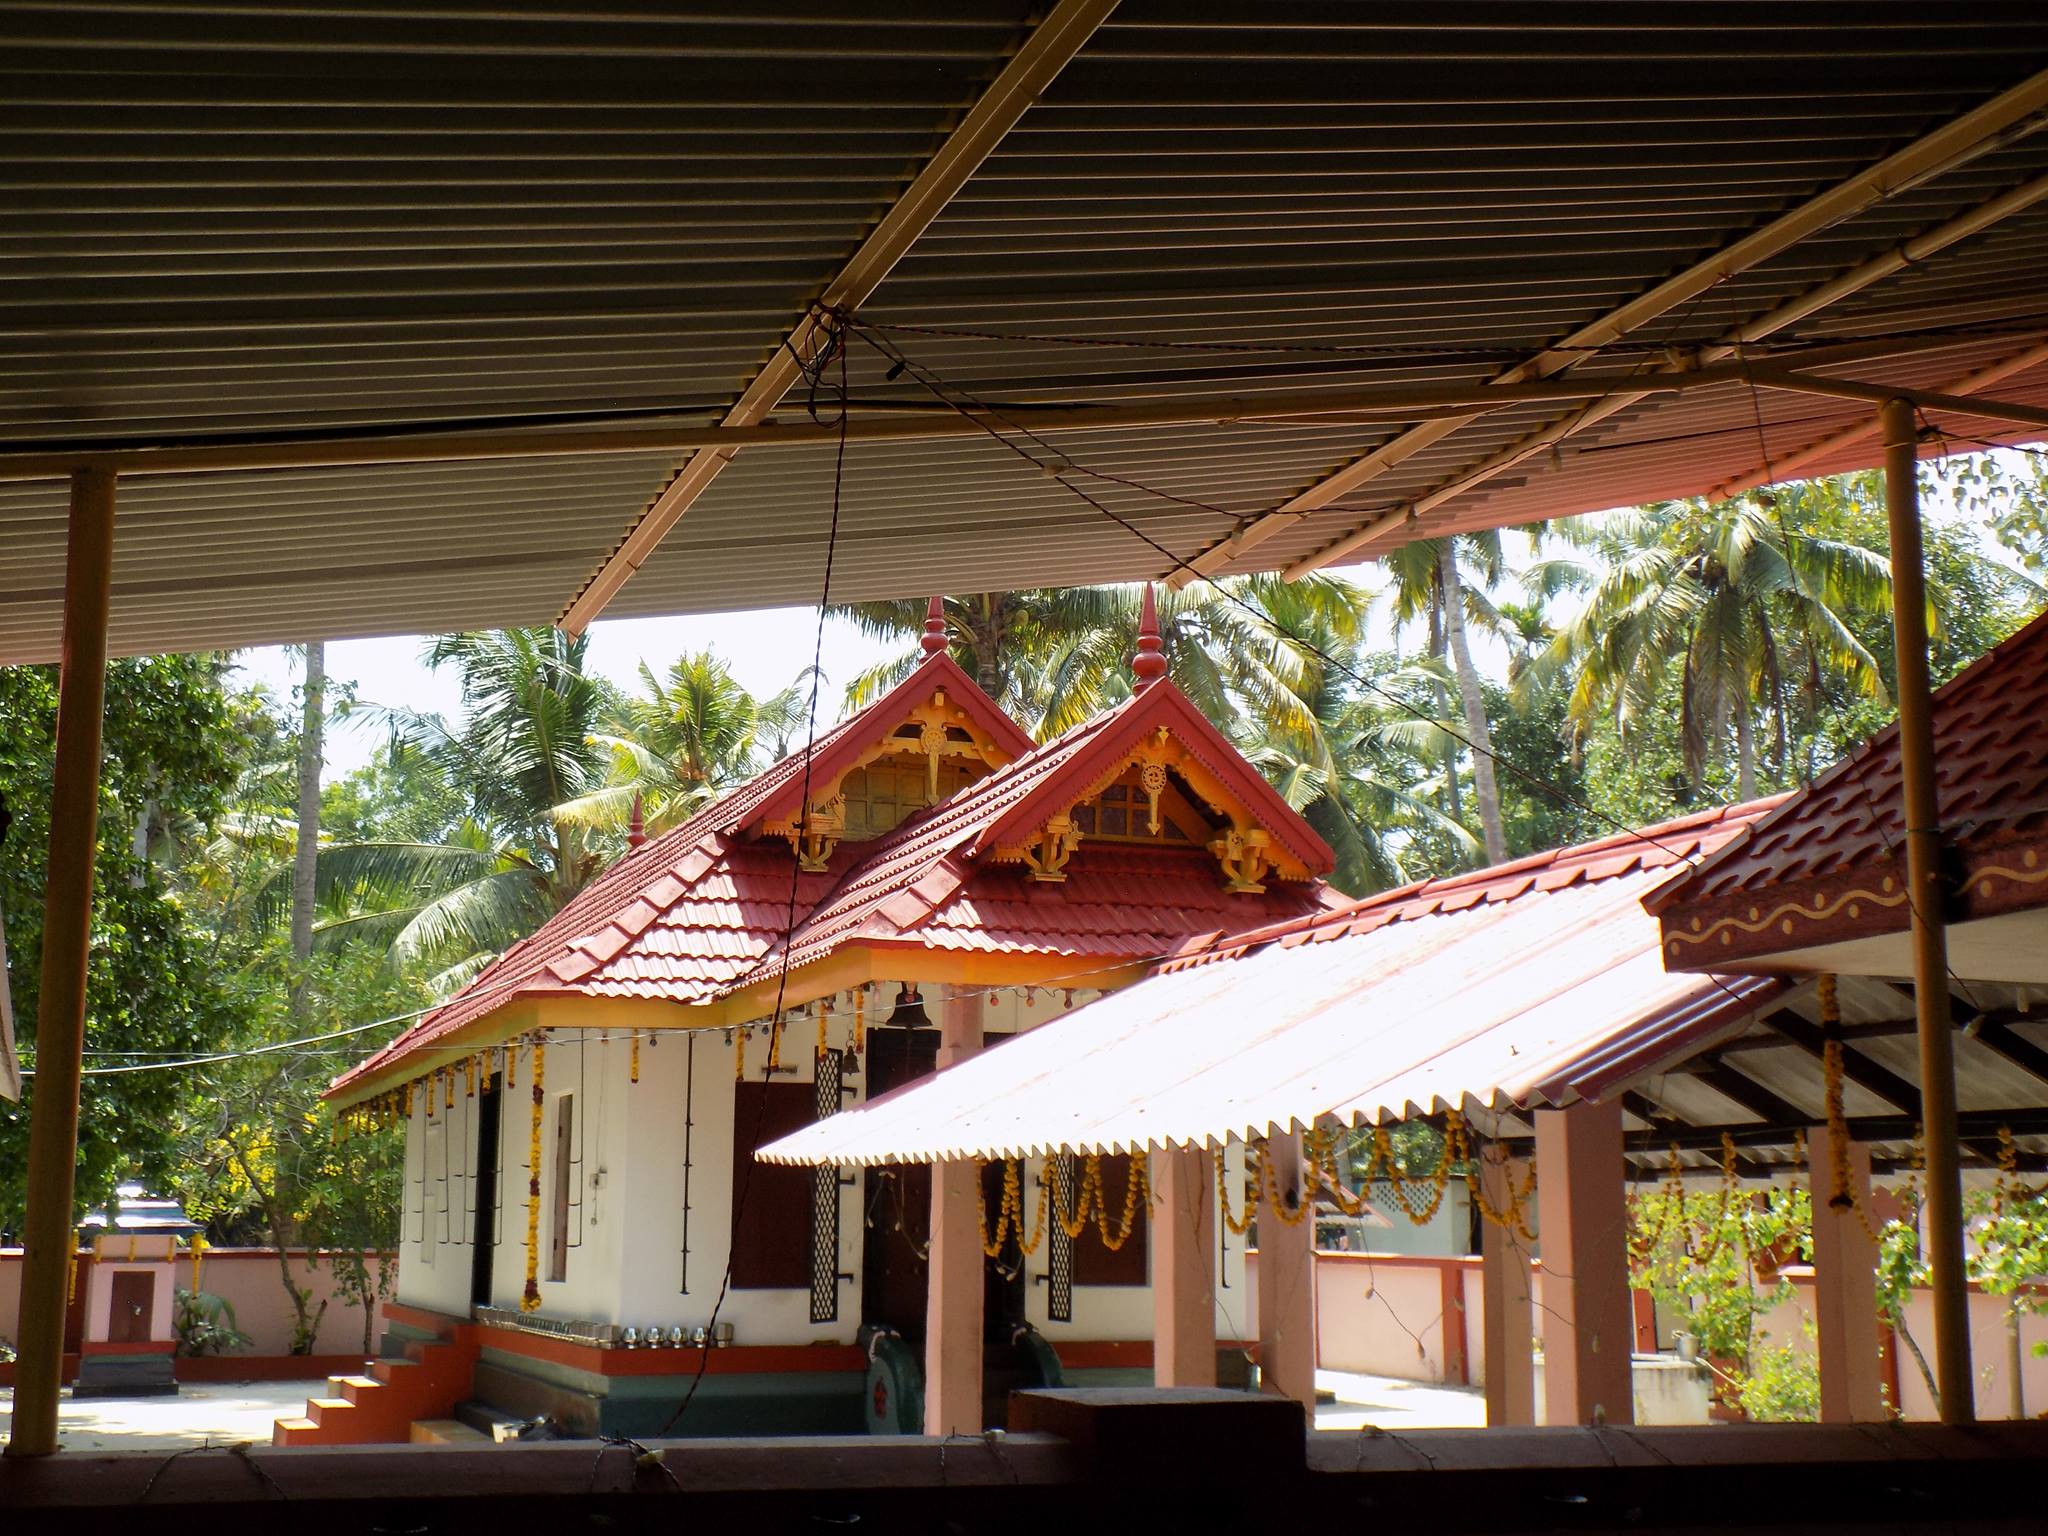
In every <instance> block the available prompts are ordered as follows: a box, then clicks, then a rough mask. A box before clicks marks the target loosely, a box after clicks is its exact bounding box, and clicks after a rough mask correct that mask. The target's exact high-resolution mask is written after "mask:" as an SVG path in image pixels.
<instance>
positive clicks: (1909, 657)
mask: <svg viewBox="0 0 2048 1536" xmlns="http://www.w3.org/2000/svg"><path fill="white" fill-rule="evenodd" d="M1879 425H1880V427H1881V428H1882V430H1883V432H1884V501H1885V514H1886V518H1887V520H1888V521H1889V522H1890V524H1891V545H1892V551H1891V554H1892V632H1893V638H1894V641H1895V643H1896V646H1897V650H1898V674H1899V675H1898V689H1899V769H1900V778H1901V780H1902V781H1903V787H1904V790H1905V802H1906V804H1905V811H1906V890H1907V894H1908V895H1909V896H1910V897H1911V900H1910V902H1909V903H1908V907H1909V912H1910V916H1911V921H1912V935H1913V1001H1914V1012H1915V1014H1916V1016H1917V1022H1918V1025H1919V1037H1920V1118H1921V1123H1922V1126H1923V1134H1924V1136H1925V1140H1926V1145H1927V1225H1926V1234H1925V1235H1926V1241H1927V1262H1928V1266H1929V1268H1930V1269H1931V1270H1932V1271H1933V1286H1932V1289H1933V1292H1934V1295H1933V1300H1934V1374H1935V1380H1936V1381H1937V1382H1938V1383H1939V1385H1940V1387H1941V1419H1942V1422H1943V1423H1944V1424H1967V1423H1969V1422H1970V1421H1971V1420H1973V1419H1974V1418H1975V1417H1976V1401H1975V1396H1974V1392H1975V1388H1974V1385H1973V1383H1972V1381H1971V1378H1970V1315H1969V1304H1970V1296H1969V1287H1968V1281H1967V1278H1966V1276H1965V1274H1964V1272H1963V1180H1962V1170H1961V1168H1960V1166H1959V1148H1958V1145H1957V1141H1956V1067H1955V1045H1954V1042H1953V1041H1952V1040H1951V1038H1950V1034H1949V1032H1950V1031H1951V1030H1952V1029H1953V1028H1954V1027H1955V1024H1954V1019H1953V1017H1952V1016H1951V1014H1950V1012H1949V993H1948V934H1947V930H1946V927H1945V924H1944V914H1945V912H1946V902H1945V893H1944V892H1943V890H1942V885H1941V810H1940V807H1939V806H1938V805H1937V804H1936V797H1935V783H1934V704H1933V696H1932V692H1931V690H1930V688H1929V686H1928V679H1927V583H1926V570H1925V565H1924V562H1923V557H1922V553H1921V545H1920V461H1919V456H1918V452H1917V450H1918V447H1919V436H1918V434H1917V433H1916V432H1915V430H1914V426H1913V404H1912V402H1911V401H1909V400H1887V401H1886V402H1885V403H1884V406H1883V408H1882V410H1881V412H1880V415H1879Z"/></svg>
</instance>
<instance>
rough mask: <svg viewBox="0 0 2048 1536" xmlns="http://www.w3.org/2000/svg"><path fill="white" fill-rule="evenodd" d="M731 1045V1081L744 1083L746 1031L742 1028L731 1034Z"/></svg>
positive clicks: (745, 1072) (745, 1073)
mask: <svg viewBox="0 0 2048 1536" xmlns="http://www.w3.org/2000/svg"><path fill="white" fill-rule="evenodd" d="M733 1044H734V1047H735V1049H734V1052H733V1058H732V1075H733V1080H734V1081H735V1082H741V1083H744V1082H745V1081H746V1080H747V1031H746V1029H745V1027H744V1026H742V1027H741V1028H740V1029H737V1030H735V1031H734V1032H733Z"/></svg>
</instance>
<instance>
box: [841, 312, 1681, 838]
mask: <svg viewBox="0 0 2048 1536" xmlns="http://www.w3.org/2000/svg"><path fill="white" fill-rule="evenodd" d="M840 318H841V320H842V322H843V323H844V324H846V326H847V327H848V329H849V330H850V331H851V332H852V334H853V335H855V336H857V337H859V338H860V339H861V340H863V341H865V342H867V344H868V345H870V346H872V347H874V348H875V349H876V350H877V351H878V352H881V353H882V354H883V355H884V356H887V357H889V358H890V360H891V361H892V363H894V362H900V363H902V364H903V366H904V370H905V371H906V372H908V373H909V374H911V375H912V377H914V378H916V379H917V380H918V382H919V383H920V384H922V385H923V386H924V387H925V388H926V389H927V390H928V391H929V392H930V393H931V394H932V395H933V396H934V397H935V398H937V399H938V400H940V401H941V402H943V403H944V404H945V405H946V406H948V407H949V408H950V409H952V410H953V411H955V412H957V413H958V414H959V415H961V416H963V417H965V418H966V419H967V420H969V421H972V422H975V423H976V424H977V425H978V426H980V427H981V429H982V430H983V431H984V432H986V433H988V435H989V436H990V437H992V438H994V439H995V441H996V442H997V443H999V444H1001V445H1002V446H1003V447H1004V448H1006V449H1008V450H1009V451H1010V452H1012V453H1014V454H1016V455H1017V456H1018V457H1019V458H1021V459H1023V460H1024V461H1025V462H1026V463H1028V464H1031V465H1033V466H1034V467H1037V468H1039V469H1044V468H1045V467H1046V465H1045V463H1044V462H1042V461H1041V460H1039V459H1037V458H1035V457H1033V455H1032V454H1030V453H1029V452H1027V451H1026V450H1024V449H1022V448H1019V447H1018V446H1017V445H1016V444H1015V443H1013V442H1011V441H1010V440H1009V439H1008V438H1006V437H1004V436H1003V434H1002V433H1001V432H1000V431H998V430H997V429H996V428H995V427H993V426H991V425H989V420H988V418H992V419H994V420H995V421H998V422H1001V423H1002V424H1003V426H1005V427H1007V428H1009V430H1010V431H1011V432H1013V433H1015V434H1016V435H1017V436H1019V437H1022V438H1024V439H1026V440H1027V441H1029V442H1031V443H1033V444H1034V445H1035V446H1037V447H1039V448H1041V449H1043V450H1044V451H1046V452H1047V453H1054V452H1055V450H1053V449H1051V448H1050V447H1049V446H1048V445H1046V444H1045V442H1044V441H1043V440H1042V439H1040V438H1038V437H1037V436H1035V435H1034V434H1033V433H1032V432H1031V431H1030V430H1029V429H1028V428H1025V427H1021V426H1019V425H1017V424H1016V423H1015V422H1013V421H1009V420H1007V419H1006V418H1004V417H1003V416H1002V415H1001V414H1000V413H998V412H996V411H995V410H993V409H992V408H990V407H989V406H987V405H986V404H985V403H984V402H981V401H979V400H976V399H974V398H973V397H971V396H968V395H966V393H965V392H964V391H959V390H957V389H954V390H953V394H957V395H959V397H960V398H959V399H955V398H952V395H949V394H948V390H949V389H952V386H949V385H947V384H945V383H944V381H943V380H940V379H938V377H937V376H936V375H934V374H932V373H931V372H930V371H929V370H927V369H925V368H923V367H922V366H920V365H919V364H918V363H917V362H915V361H914V360H913V359H911V358H910V357H909V356H908V355H907V354H905V353H904V352H903V351H902V350H901V349H900V348H898V347H896V346H895V345H894V344H893V343H891V342H889V341H887V340H886V339H881V338H876V337H875V336H872V335H870V334H869V327H867V326H866V325H865V324H864V323H862V322H859V321H856V320H855V319H853V317H851V316H845V315H842V316H841V317H840ZM963 401H964V402H965V403H964V404H963V403H962V402H963ZM1058 458H1059V460H1060V461H1061V462H1070V461H1067V460H1066V458H1065V455H1058ZM1059 480H1060V484H1061V485H1063V486H1065V487H1066V488H1067V490H1068V491H1070V492H1071V493H1072V494H1073V495H1075V496H1077V497H1079V498H1080V499H1081V500H1082V501H1084V502H1086V503H1087V504H1088V505H1089V506H1090V507H1092V508H1094V510H1095V511H1096V512H1098V513H1100V514H1101V515H1102V516H1103V517H1106V518H1108V519H1109V520H1110V521H1111V522H1113V523H1115V524H1116V525H1117V526H1118V527H1120V528H1122V529H1123V530H1124V531H1125V532H1126V533H1129V534H1130V535H1131V536H1132V537H1133V538H1136V539H1138V540H1139V541H1140V542H1142V543H1143V544H1145V545H1146V546H1147V547H1148V548H1150V549H1152V550H1154V551H1155V552H1157V553H1158V554H1160V555H1162V556H1163V557H1165V559H1166V560H1167V561H1168V562H1169V563H1170V564H1171V566H1172V567H1173V569H1174V570H1176V571H1185V572H1186V573H1187V574H1188V575H1190V576H1192V577H1194V578H1196V579H1197V580H1201V581H1205V582H1207V581H1209V578H1208V577H1207V576H1205V575H1204V574H1203V573H1202V572H1201V571H1199V570H1197V569H1195V567H1194V565H1193V564H1192V563H1190V562H1189V561H1188V560H1185V559H1183V558H1182V557H1181V556H1180V555H1178V554H1176V553H1174V551H1172V550H1170V549H1168V548H1167V547H1166V546H1165V545H1164V544H1161V543H1160V542H1159V541H1158V540H1157V539H1155V538H1153V537H1152V536H1151V535H1150V534H1148V533H1146V532H1145V531H1144V530H1143V529H1142V528H1140V527H1138V526H1137V525H1136V524H1135V523H1133V522H1131V521H1130V520H1129V519H1128V518H1126V517H1124V516H1122V515H1121V514H1119V513H1117V512H1116V511H1114V510H1113V509H1111V508H1110V507H1107V506H1105V505H1104V504H1103V503H1102V502H1100V501H1099V500H1097V499H1096V498H1095V497H1093V496H1091V495H1089V494H1088V492H1087V491H1086V490H1084V489H1082V488H1081V487H1080V486H1078V485H1075V484H1073V483H1072V482H1071V481H1070V480H1068V479H1066V478H1065V477H1064V476H1062V477H1059ZM1210 585H1211V586H1213V587H1214V589H1215V591H1216V592H1217V594H1218V595H1219V596H1220V597H1222V598H1223V599H1224V601H1226V602H1228V603H1230V604H1231V605H1232V606H1234V607H1237V608H1241V609H1243V610H1244V611H1245V612H1246V613H1247V614H1249V615H1251V616H1252V617H1253V618H1255V619H1256V620H1258V621H1259V622H1260V623H1261V624H1264V625H1267V626H1269V627H1270V628H1271V629H1272V630H1273V631H1274V632H1275V633H1277V634H1279V635H1280V636H1281V637H1282V638H1284V639H1286V640H1287V641H1289V642H1290V643H1292V644H1294V645H1297V646H1299V647H1300V648H1301V649H1302V650H1304V651H1306V652H1308V653H1309V654H1310V655H1312V656H1314V657H1315V658H1316V659H1317V660H1319V661H1321V662H1322V663H1323V664H1324V665H1325V666H1328V667H1330V668H1332V669H1333V670H1334V671H1336V672H1337V673H1338V674H1339V675H1340V676H1343V677H1347V678H1349V679H1350V680H1351V681H1352V682H1354V683H1356V684H1357V685H1358V686H1360V687H1361V688H1364V689H1366V690H1367V691H1368V692H1370V693H1373V694H1375V695H1376V696H1378V697H1379V698H1381V699H1382V700H1384V701H1385V702H1387V703H1389V704H1391V705H1393V706H1394V707H1395V708H1396V709H1398V710H1400V711H1401V712H1402V713H1404V714H1407V715H1409V716H1411V717H1413V718H1414V719H1416V720H1418V721H1421V722H1422V723H1424V724H1427V725H1430V726H1433V727H1435V728H1436V729H1438V730H1441V731H1443V732H1444V734H1445V735H1447V736H1449V737H1450V738H1451V739H1452V740H1453V741H1455V742H1457V743H1458V744H1459V745H1460V746H1462V747H1464V748H1465V750H1467V751H1468V752H1471V753H1472V754H1473V755H1474V756H1483V757H1485V758H1487V759H1488V760H1489V761H1490V762H1492V763H1493V764H1494V766H1495V767H1497V768H1502V769H1505V770H1506V771H1507V772H1508V773H1510V774H1512V775H1513V776H1514V777H1515V778H1516V779H1518V780H1520V781H1521V782H1522V783H1523V784H1525V785H1527V786H1529V787H1530V788H1532V789H1535V790H1537V791H1538V792H1539V793H1541V794H1543V795H1545V796H1546V797H1548V798H1550V799H1552V800H1554V801H1556V802H1557V803H1558V804H1560V805H1563V806H1566V807H1569V808H1570V809H1573V810H1577V811H1580V812H1582V813H1584V814H1585V815H1588V816H1590V817H1591V818H1593V819H1594V820H1595V821H1598V822H1601V823H1603V824H1605V825H1607V826H1609V827H1611V828H1612V829H1613V830H1615V831H1616V832H1620V833H1624V834H1626V835H1627V836H1628V837H1630V838H1631V839H1633V840H1635V841H1638V842H1643V843H1647V844H1649V845H1650V846H1651V847H1654V848H1657V849H1659V850H1660V851H1661V852H1663V853H1665V854H1667V855H1669V856H1670V857H1671V858H1672V859H1674V860H1676V861H1677V862H1679V863H1683V864H1685V865H1687V866H1688V867H1696V862H1697V861H1696V857H1695V856H1691V855H1686V854H1681V853H1679V852H1678V851H1677V850H1676V849H1675V848H1672V847H1670V846H1669V845H1668V844H1665V843H1662V842H1660V841H1658V840H1657V839H1656V838H1655V837H1652V836H1650V835H1649V834H1648V833H1646V832H1645V831H1644V830H1643V829H1642V828H1640V827H1632V826H1630V825H1629V824H1628V823H1626V822H1624V821H1622V820H1621V819H1620V818H1619V817H1616V816H1612V815H1610V814H1608V813H1607V812H1605V811H1602V810H1601V809H1600V808H1599V807H1597V806H1595V805H1593V804H1592V803H1591V802H1590V801H1587V800H1584V799H1582V798H1580V797H1578V796H1576V795H1574V794H1572V793H1571V791H1569V790H1567V789H1564V788H1561V787H1560V786H1558V785H1556V784H1553V783H1551V782H1550V781H1549V780H1547V779H1544V778H1543V777H1541V776H1540V775H1538V774H1534V773H1531V772H1530V771H1529V770H1527V769H1525V768H1523V767H1522V766H1521V765H1520V764H1518V763H1514V762H1511V761H1509V760H1508V759H1507V758H1505V757H1503V756H1502V755H1501V754H1500V753H1499V752H1496V751H1491V750H1485V751H1482V749H1480V748H1479V747H1477V746H1476V745H1474V743H1473V742H1472V741H1471V740H1470V738H1468V737H1467V736H1466V735H1465V734H1464V733H1462V732H1461V731H1458V730H1457V729H1455V728H1454V727H1453V726H1451V725H1449V724H1447V723H1445V722H1443V721H1440V720H1437V719H1435V718H1434V717H1433V716H1431V715H1430V714H1428V712H1426V711H1425V710H1423V709H1421V708H1419V707H1418V706H1416V705H1414V704H1411V703H1409V702H1408V701H1407V700H1406V699H1404V698H1402V697H1400V695H1398V694H1396V693H1394V692H1392V691H1391V690H1390V689H1387V688H1384V687H1382V686H1381V685H1380V684H1379V683H1378V682H1376V681H1374V680H1373V679H1371V678H1369V677H1366V676H1365V675H1363V674H1362V673H1360V672H1358V671H1356V670H1355V669H1353V668H1352V667H1350V666H1349V665H1347V664H1346V663H1345V662H1343V661H1341V660H1339V659H1338V658H1337V657H1335V656H1333V655H1331V654H1330V653H1329V652H1328V651H1325V650H1324V649H1322V647H1320V646H1318V645H1316V644H1315V643H1314V642H1312V641H1310V640H1306V639H1304V638H1303V637H1301V636H1300V635H1297V634H1295V633H1293V632H1292V631H1291V630H1289V629H1288V628H1287V627H1286V626H1284V625H1283V624H1281V623H1279V622H1278V621H1277V620H1276V619H1274V618H1273V616H1272V615H1271V614H1268V613H1263V612H1261V611H1260V610H1259V609H1258V608H1257V607H1255V606H1254V605H1253V604H1251V603H1249V602H1246V601H1245V600H1244V599H1243V598H1242V597H1239V596H1238V595H1237V594H1236V593H1234V592H1232V591H1231V590H1230V589H1229V588H1228V587H1225V586H1222V585H1220V584H1217V583H1214V582H1211V583H1210Z"/></svg>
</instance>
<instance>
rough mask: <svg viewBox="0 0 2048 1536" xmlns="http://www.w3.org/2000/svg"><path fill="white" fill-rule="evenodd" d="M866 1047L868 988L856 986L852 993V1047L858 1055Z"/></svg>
mask: <svg viewBox="0 0 2048 1536" xmlns="http://www.w3.org/2000/svg"><path fill="white" fill-rule="evenodd" d="M867 1048H868V989H867V988H866V987H857V988H855V989H854V994H853V1049H854V1053H855V1054H856V1055H858V1054H859V1053H860V1052H862V1051H865V1050H866V1049H867Z"/></svg>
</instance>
